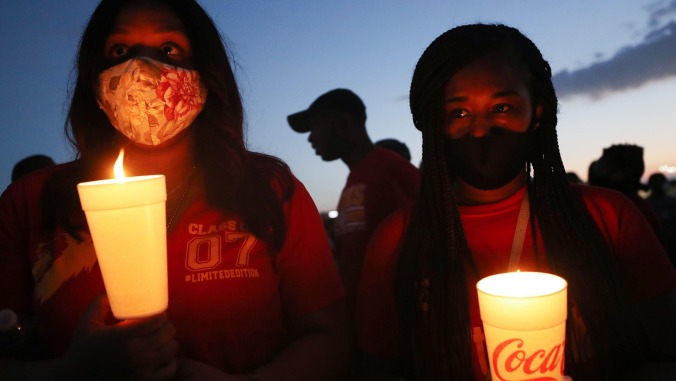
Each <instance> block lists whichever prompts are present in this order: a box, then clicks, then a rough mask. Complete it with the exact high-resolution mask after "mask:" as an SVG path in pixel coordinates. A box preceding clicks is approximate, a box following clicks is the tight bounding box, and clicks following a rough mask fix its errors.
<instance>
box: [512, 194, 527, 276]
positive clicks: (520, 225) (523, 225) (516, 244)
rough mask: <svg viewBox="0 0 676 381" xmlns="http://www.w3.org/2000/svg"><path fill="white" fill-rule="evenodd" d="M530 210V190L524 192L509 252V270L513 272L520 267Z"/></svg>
mask: <svg viewBox="0 0 676 381" xmlns="http://www.w3.org/2000/svg"><path fill="white" fill-rule="evenodd" d="M529 212H530V203H529V201H528V191H526V192H524V194H523V200H521V209H520V210H519V219H518V220H517V221H516V229H515V230H514V239H513V240H512V252H511V253H510V254H509V266H508V267H507V271H509V272H513V271H516V270H518V269H519V261H520V260H521V250H522V249H523V240H524V238H525V237H526V229H527V228H528V217H529V214H530V213H529Z"/></svg>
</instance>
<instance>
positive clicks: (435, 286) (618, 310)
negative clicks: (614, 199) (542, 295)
mask: <svg viewBox="0 0 676 381" xmlns="http://www.w3.org/2000/svg"><path fill="white" fill-rule="evenodd" d="M505 48H507V49H511V51H513V52H514V53H515V54H516V55H517V57H518V58H519V59H520V61H522V62H523V65H524V69H525V72H526V73H527V83H528V85H529V88H530V91H531V95H532V98H533V102H534V104H533V106H537V105H541V106H542V114H541V116H540V117H539V119H538V121H537V123H538V125H539V127H538V128H537V129H536V131H535V136H536V137H535V149H534V150H533V154H532V157H531V158H529V162H528V163H527V166H528V168H529V169H530V168H532V169H533V179H532V181H530V182H529V185H528V188H529V192H528V195H529V197H530V201H531V213H532V216H533V217H534V218H531V223H532V224H533V225H532V231H535V230H534V226H535V225H534V224H535V221H537V223H538V225H539V227H540V230H541V234H542V239H543V241H544V247H545V250H546V258H547V261H548V262H549V264H550V266H551V268H552V269H553V272H554V273H556V274H559V275H561V276H563V277H564V278H565V279H567V280H568V283H569V295H570V297H569V300H570V301H571V305H572V302H573V301H574V303H575V304H576V305H577V306H578V308H579V311H580V313H581V315H582V317H583V320H584V322H585V326H586V329H587V332H588V335H589V338H590V340H591V342H592V344H593V347H594V350H595V353H596V355H597V356H598V357H599V360H600V361H601V369H602V375H601V378H602V379H610V378H611V377H612V376H613V373H612V372H613V371H614V369H616V368H619V367H620V364H623V363H624V364H626V363H628V362H626V361H625V362H622V361H624V360H626V359H627V358H628V356H631V355H633V354H632V353H629V350H628V348H635V347H636V345H634V346H632V345H628V343H630V342H634V343H636V341H635V340H634V338H633V337H631V334H630V332H632V330H631V325H630V322H629V321H628V319H629V318H628V316H630V314H629V310H628V308H627V306H626V305H625V304H624V302H623V300H625V299H626V293H625V292H624V290H625V288H624V287H623V285H622V282H621V280H620V277H619V275H618V272H617V269H615V264H614V263H613V261H612V259H611V256H610V248H609V246H608V244H607V243H606V242H605V241H604V239H603V236H602V235H601V232H600V230H599V228H598V227H597V226H596V224H595V222H594V220H593V218H592V217H591V215H590V214H589V212H588V211H587V209H586V207H585V205H584V202H583V200H582V199H581V197H580V196H579V195H578V194H576V193H574V192H573V191H572V190H571V188H570V187H569V184H568V182H567V180H566V177H565V173H566V172H565V169H564V166H563V162H562V160H561V155H560V152H559V147H558V140H557V135H556V124H557V115H556V114H557V107H558V101H557V98H556V93H555V91H554V88H553V85H552V81H551V68H550V66H549V64H548V63H547V61H545V60H544V59H543V57H542V55H541V53H540V51H539V50H538V49H537V47H536V46H535V45H534V44H533V43H532V42H531V41H530V40H529V39H528V38H526V37H525V36H524V35H523V34H521V33H520V32H519V31H518V30H516V29H514V28H510V27H507V26H504V25H483V24H477V25H466V26H461V27H457V28H454V29H451V30H449V31H447V32H446V33H444V34H442V35H441V36H439V37H438V38H437V39H436V40H435V41H434V42H432V44H431V45H430V46H429V47H428V48H427V49H426V50H425V52H424V53H423V55H422V57H421V58H420V60H419V61H418V64H417V66H416V69H415V72H414V74H413V80H412V83H411V93H410V106H411V113H412V116H413V122H414V124H415V126H416V128H418V129H419V130H421V131H422V135H423V161H422V175H423V176H422V186H421V197H420V198H419V200H418V202H417V204H416V206H415V208H414V210H413V213H412V215H411V222H410V224H409V228H408V230H407V232H406V235H405V238H404V242H403V246H402V253H401V257H400V262H399V266H398V270H397V307H398V311H399V314H400V317H401V321H402V323H403V326H404V330H405V335H406V337H407V339H408V340H409V350H410V351H411V353H410V354H411V358H412V359H413V364H414V366H415V375H416V379H417V380H419V381H422V380H441V379H447V380H450V379H452V380H470V379H472V378H473V373H472V369H473V367H472V364H471V356H470V353H472V348H473V347H472V342H471V335H470V326H469V301H468V290H467V280H466V275H465V270H466V269H467V268H475V266H474V264H473V260H472V255H471V253H470V251H469V248H468V245H467V242H466V238H465V235H464V231H463V227H462V222H461V219H460V214H459V212H458V208H457V203H456V201H455V200H454V198H453V196H452V191H451V176H453V174H452V171H450V170H449V168H448V163H447V162H446V151H447V149H448V148H447V147H446V144H445V140H446V138H445V135H444V133H443V128H442V110H443V103H442V102H443V99H444V96H443V87H444V85H445V84H446V82H447V81H448V80H449V79H450V78H451V76H452V75H453V74H454V73H455V72H457V71H458V70H459V69H461V68H462V67H464V66H465V65H467V64H468V63H470V62H472V61H474V60H476V59H477V58H479V57H482V56H484V55H486V54H487V53H489V52H493V51H496V50H498V49H505ZM534 239H535V238H534ZM425 284H428V285H427V286H424V285H425ZM421 300H426V301H427V304H428V307H427V309H425V308H424V306H423V305H421ZM573 323H574V319H572V318H569V319H568V324H569V326H570V325H572V324H573ZM573 332H574V330H573V329H572V327H570V328H569V329H567V333H568V335H569V336H568V337H567V342H568V343H569V344H571V345H567V356H566V360H567V362H566V369H567V372H566V373H568V374H570V375H572V376H573V378H575V377H576V376H580V377H582V375H583V373H582V371H583V370H582V369H581V368H580V366H579V364H577V363H576V362H575V359H576V356H574V355H573V353H572V352H571V351H572V348H574V347H575V346H576V345H575V344H576V343H575V342H576V341H577V340H579V338H577V337H574V336H573Z"/></svg>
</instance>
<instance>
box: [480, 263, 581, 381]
mask: <svg viewBox="0 0 676 381" xmlns="http://www.w3.org/2000/svg"><path fill="white" fill-rule="evenodd" d="M567 287H568V284H567V283H566V281H565V280H564V279H563V278H561V277H558V276H556V275H552V274H545V273H538V272H511V273H504V274H497V275H493V276H489V277H486V278H484V279H482V280H480V281H479V282H478V283H477V290H478V293H479V309H480V311H481V320H482V321H483V326H484V333H485V337H486V347H487V349H488V360H489V363H490V369H491V378H492V379H493V380H496V381H498V380H501V381H507V380H509V381H512V380H552V381H553V380H559V381H560V380H563V374H564V373H563V371H564V349H565V336H566V318H567V311H568V308H567V292H566V291H567Z"/></svg>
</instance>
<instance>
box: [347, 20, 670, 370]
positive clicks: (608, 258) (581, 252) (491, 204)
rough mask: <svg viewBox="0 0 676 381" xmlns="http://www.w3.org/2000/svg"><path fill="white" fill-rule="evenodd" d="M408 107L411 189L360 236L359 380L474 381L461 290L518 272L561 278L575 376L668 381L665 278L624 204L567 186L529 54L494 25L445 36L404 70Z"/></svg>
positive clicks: (520, 38) (547, 95) (470, 331)
mask: <svg viewBox="0 0 676 381" xmlns="http://www.w3.org/2000/svg"><path fill="white" fill-rule="evenodd" d="M410 106H411V112H412V115H413V121H414V124H415V126H416V128H418V129H419V130H420V131H421V132H422V136H423V161H422V163H423V164H422V165H423V167H422V173H423V176H422V188H421V195H420V197H419V199H418V202H417V204H416V205H415V206H414V207H413V208H412V209H411V210H405V211H401V213H399V214H395V215H393V216H392V217H391V218H390V219H389V220H388V221H386V222H384V223H383V224H382V225H381V226H380V228H379V231H378V232H377V233H376V234H375V235H374V237H373V238H372V240H371V242H370V246H369V249H368V253H367V257H366V260H365V262H364V270H363V272H362V277H361V279H362V281H361V285H360V295H359V302H358V324H359V329H358V331H359V332H358V336H359V339H358V340H359V347H360V350H361V353H362V355H363V356H362V359H361V360H362V362H361V364H362V368H363V374H364V379H369V380H371V379H372V380H394V379H397V378H406V379H407V380H418V381H422V380H476V381H483V380H486V379H487V377H490V375H489V362H488V361H489V359H488V358H487V353H486V344H485V340H484V333H483V329H482V323H481V319H480V316H479V310H478V302H477V291H476V283H477V281H478V280H479V279H481V278H483V277H486V276H489V275H493V274H496V273H503V272H507V271H516V270H517V269H520V270H521V271H542V272H550V273H554V274H558V275H560V276H562V277H563V278H565V279H566V280H567V281H568V296H569V312H568V316H569V317H568V320H567V329H566V335H567V336H566V353H565V372H566V374H570V375H571V376H572V378H573V379H574V380H578V381H579V380H583V381H589V380H624V379H627V380H642V379H652V378H648V377H649V376H648V375H649V374H650V375H651V376H654V375H655V374H658V373H659V372H662V374H661V375H662V377H666V378H660V379H673V373H669V372H674V371H675V370H676V368H675V366H674V363H673V361H674V359H676V350H675V348H674V343H676V329H675V327H674V321H676V316H675V311H676V308H675V307H674V306H676V304H675V301H676V298H675V296H676V291H675V290H676V273H675V272H674V269H673V267H672V266H671V265H670V263H669V262H668V259H667V257H666V255H665V253H664V251H663V249H662V248H661V246H660V244H659V241H658V240H657V239H656V237H655V236H654V234H653V233H652V231H651V229H650V227H649V226H648V224H647V223H646V221H645V220H644V219H643V218H642V216H641V214H640V212H639V211H638V210H637V209H636V208H635V207H634V205H633V204H632V203H631V202H630V201H629V200H628V199H626V198H624V197H623V196H622V195H621V194H619V193H616V192H613V191H609V190H605V189H597V188H590V187H585V186H570V185H569V184H568V182H567V181H566V171H565V169H564V166H563V164H562V162H561V157H560V154H559V150H558V143H557V137H556V123H557V116H556V113H557V98H556V94H555V91H554V87H553V85H552V80H551V71H550V67H549V64H548V63H547V61H545V60H544V59H543V58H542V56H541V54H540V52H539V50H538V49H537V47H536V46H535V45H534V44H533V43H532V42H531V41H530V40H529V39H528V38H526V37H525V36H524V35H523V34H521V33H520V32H519V31H518V30H516V29H513V28H510V27H507V26H503V25H483V24H477V25H465V26H460V27H457V28H454V29H451V30H449V31H447V32H446V33H444V34H442V35H441V36H439V37H438V38H437V39H436V40H435V41H434V42H433V43H432V44H431V45H430V46H429V47H428V48H427V49H426V50H425V52H424V53H423V55H422V57H421V58H420V60H419V61H418V64H417V66H416V69H415V72H414V74H413V80H412V83H411V92H410ZM634 312H636V313H634ZM562 357H563V356H562ZM522 360H523V359H522ZM559 360H560V359H559ZM661 361H664V362H661ZM669 361H672V362H669ZM518 363H519V361H518V359H516V360H514V361H513V362H512V363H511V365H510V366H516V365H518ZM646 363H652V364H651V365H650V366H649V367H647V365H646ZM655 363H658V364H659V365H655ZM637 369H638V370H637ZM631 371H633V372H634V373H632V374H631V375H629V373H628V372H631ZM653 373H654V374H653ZM667 374H669V375H671V378H670V376H667ZM537 376H538V374H537V372H536V374H534V375H533V378H532V379H533V380H535V379H544V378H538V377H537Z"/></svg>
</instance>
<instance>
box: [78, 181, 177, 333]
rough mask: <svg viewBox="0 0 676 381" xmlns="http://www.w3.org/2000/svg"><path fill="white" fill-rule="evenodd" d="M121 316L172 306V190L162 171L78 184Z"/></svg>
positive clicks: (113, 305) (106, 281)
mask: <svg viewBox="0 0 676 381" xmlns="http://www.w3.org/2000/svg"><path fill="white" fill-rule="evenodd" d="M77 190H78V193H79V194H80V202H81V204H82V209H83V210H84V212H85V215H86V217H87V224H88V225H89V231H90V233H91V236H92V241H93V242H94V248H95V250H96V256H97V258H98V262H99V267H100V268H101V273H102V275H103V282H104V284H105V287H106V292H107V294H108V299H109V300H110V307H111V309H112V312H113V315H114V316H115V317H116V318H117V319H121V320H124V319H132V318H140V317H146V316H151V315H155V314H158V313H161V312H163V311H165V310H166V309H167V306H168V302H169V297H168V285H167V283H168V282H167V232H166V211H165V203H166V200H167V190H166V184H165V178H164V176H163V175H151V176H138V177H127V178H125V179H123V180H99V181H91V182H85V183H80V184H78V185H77Z"/></svg>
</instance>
